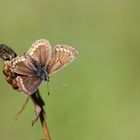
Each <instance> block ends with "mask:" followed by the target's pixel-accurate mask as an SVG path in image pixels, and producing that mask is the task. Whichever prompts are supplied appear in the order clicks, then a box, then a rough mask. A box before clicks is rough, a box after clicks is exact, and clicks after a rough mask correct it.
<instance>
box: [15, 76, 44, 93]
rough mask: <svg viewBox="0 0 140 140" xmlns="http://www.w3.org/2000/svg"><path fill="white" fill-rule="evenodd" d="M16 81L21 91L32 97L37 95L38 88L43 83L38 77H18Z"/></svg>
mask: <svg viewBox="0 0 140 140" xmlns="http://www.w3.org/2000/svg"><path fill="white" fill-rule="evenodd" d="M16 80H17V84H18V87H19V89H20V90H21V91H23V92H24V93H26V94H27V95H32V94H33V93H35V92H36V91H37V89H38V86H39V85H40V83H41V82H42V79H41V78H40V77H38V76H33V77H28V76H17V78H16Z"/></svg>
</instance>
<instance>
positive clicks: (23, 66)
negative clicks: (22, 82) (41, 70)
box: [8, 55, 36, 76]
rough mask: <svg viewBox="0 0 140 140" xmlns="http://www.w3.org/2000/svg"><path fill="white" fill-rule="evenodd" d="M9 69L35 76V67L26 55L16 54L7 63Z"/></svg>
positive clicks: (20, 73)
mask: <svg viewBox="0 0 140 140" xmlns="http://www.w3.org/2000/svg"><path fill="white" fill-rule="evenodd" d="M8 64H9V65H10V67H11V70H12V71H13V72H14V73H17V74H19V75H26V76H35V75H36V67H35V66H34V65H33V63H32V59H31V58H30V57H27V56H24V55H23V56H17V57H16V58H13V59H12V60H11V61H9V63H8Z"/></svg>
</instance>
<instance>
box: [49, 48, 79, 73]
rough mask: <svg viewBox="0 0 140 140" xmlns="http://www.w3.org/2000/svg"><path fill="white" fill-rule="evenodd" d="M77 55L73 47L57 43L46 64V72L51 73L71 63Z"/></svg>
mask: <svg viewBox="0 0 140 140" xmlns="http://www.w3.org/2000/svg"><path fill="white" fill-rule="evenodd" d="M77 55H78V52H77V51H76V49H75V48H72V47H70V46H67V45H57V46H56V47H55V49H54V52H53V54H52V57H51V61H50V62H49V64H48V66H47V72H48V74H52V73H55V72H57V71H58V70H60V69H62V68H63V67H65V66H66V65H68V64H69V63H71V62H72V61H73V60H74V59H75V58H76V57H77Z"/></svg>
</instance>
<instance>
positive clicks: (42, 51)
mask: <svg viewBox="0 0 140 140" xmlns="http://www.w3.org/2000/svg"><path fill="white" fill-rule="evenodd" d="M26 55H30V56H31V57H32V58H33V59H35V60H37V61H38V62H39V63H40V64H41V66H42V67H45V66H46V65H47V64H48V62H49V61H50V59H51V46H50V43H49V41H47V40H45V39H40V40H37V41H35V42H34V43H33V44H32V47H31V48H30V49H29V51H28V52H27V54H26Z"/></svg>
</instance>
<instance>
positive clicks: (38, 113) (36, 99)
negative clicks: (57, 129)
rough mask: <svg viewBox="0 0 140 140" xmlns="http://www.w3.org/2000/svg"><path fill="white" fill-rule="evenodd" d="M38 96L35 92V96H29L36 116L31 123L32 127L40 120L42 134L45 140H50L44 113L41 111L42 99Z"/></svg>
mask: <svg viewBox="0 0 140 140" xmlns="http://www.w3.org/2000/svg"><path fill="white" fill-rule="evenodd" d="M38 94H39V91H37V92H36V93H35V94H33V95H32V96H31V99H32V101H33V103H34V106H35V112H36V116H35V119H34V120H33V122H32V125H34V123H35V122H36V121H37V120H38V118H40V122H41V125H42V128H43V131H44V134H45V138H46V140H51V137H50V134H49V129H48V127H47V123H46V121H45V111H44V109H43V105H44V104H42V103H43V102H42V101H43V100H42V98H40V97H41V96H40V95H39V96H38Z"/></svg>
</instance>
